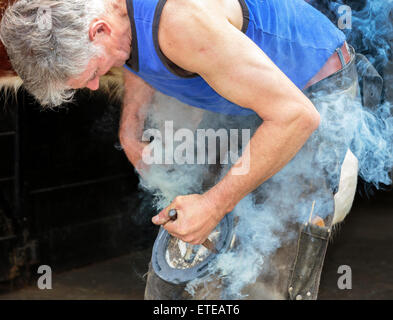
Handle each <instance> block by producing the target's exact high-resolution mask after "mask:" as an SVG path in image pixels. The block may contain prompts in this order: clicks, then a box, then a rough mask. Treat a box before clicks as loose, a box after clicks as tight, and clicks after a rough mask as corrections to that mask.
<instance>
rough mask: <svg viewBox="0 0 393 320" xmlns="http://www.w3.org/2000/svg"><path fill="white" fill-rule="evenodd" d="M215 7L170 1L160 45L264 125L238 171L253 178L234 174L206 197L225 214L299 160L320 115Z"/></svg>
mask: <svg viewBox="0 0 393 320" xmlns="http://www.w3.org/2000/svg"><path fill="white" fill-rule="evenodd" d="M212 6H214V4H213V2H209V1H192V0H186V1H185V0H170V1H168V2H167V5H166V7H165V8H164V11H163V15H162V19H161V25H160V29H159V43H160V46H161V50H162V51H163V53H164V54H165V55H166V56H167V57H168V58H169V59H170V60H171V61H173V62H174V63H175V64H177V65H178V66H180V67H182V68H184V69H186V70H188V71H191V72H195V73H198V74H199V75H201V76H202V77H203V78H204V79H205V80H206V81H207V82H208V83H209V85H210V86H211V87H212V88H214V89H215V90H216V91H217V92H218V93H219V94H220V95H222V96H223V97H225V98H226V99H228V100H230V101H232V102H234V103H236V104H238V105H240V106H242V107H244V108H249V109H252V110H254V111H255V112H256V113H257V114H258V115H259V116H260V117H261V118H262V119H263V120H264V122H263V124H262V125H261V126H260V128H258V130H257V131H256V133H255V135H254V136H253V137H252V139H251V141H250V143H249V145H248V146H247V149H248V150H249V151H250V152H249V155H250V156H249V157H250V158H249V159H246V157H247V152H245V153H244V154H243V155H242V157H241V158H240V159H239V161H238V162H237V164H236V165H235V167H238V166H241V165H242V163H244V162H245V161H248V160H249V161H250V165H251V166H250V170H249V172H248V173H247V174H244V175H234V174H233V168H232V170H231V171H230V172H229V173H228V174H227V175H226V176H225V177H224V178H223V179H222V180H221V181H220V182H219V183H218V184H217V185H216V186H214V187H213V188H212V189H211V190H210V191H208V192H207V193H206V195H207V197H208V198H209V202H210V203H212V204H215V205H217V204H218V205H219V206H221V207H222V209H220V210H219V211H221V212H222V214H226V213H228V212H230V211H231V210H232V209H233V208H234V206H235V205H236V204H237V203H238V202H239V201H240V200H241V199H242V198H243V197H244V196H246V195H247V194H248V193H250V192H251V191H253V190H254V189H255V188H256V187H257V186H259V185H260V184H261V183H263V182H264V181H266V180H267V179H269V178H270V177H272V176H273V175H274V174H275V173H277V172H278V171H279V170H280V169H282V168H283V167H284V166H285V165H286V164H287V163H288V162H289V161H290V160H291V159H292V158H293V157H294V156H295V154H296V153H297V152H298V151H299V150H300V149H301V147H302V146H303V145H304V143H305V142H306V141H307V139H308V138H309V137H310V135H311V134H312V132H313V131H314V130H316V128H317V127H318V125H319V114H318V112H317V111H316V109H315V107H314V106H313V104H312V103H311V102H310V101H309V100H308V99H307V97H306V96H304V94H303V93H302V92H301V91H300V90H299V89H298V88H297V87H296V86H295V85H294V84H293V83H292V82H291V81H290V80H289V79H288V78H287V77H286V76H285V74H284V73H283V72H281V71H280V70H279V69H278V67H277V66H276V65H275V64H274V63H273V62H272V61H271V60H270V59H269V57H268V56H267V55H266V54H265V53H264V52H263V51H262V50H261V49H260V48H258V47H257V46H256V45H255V44H254V43H253V42H252V41H251V40H250V39H249V38H248V37H247V36H245V35H244V34H243V33H242V32H241V31H239V30H238V29H237V28H236V27H235V26H234V25H232V24H231V22H230V21H229V20H228V19H227V18H226V17H225V16H224V15H223V14H221V13H220V12H221V11H220V10H219V8H214V7H212ZM179 8H181V9H179ZM217 218H222V217H217Z"/></svg>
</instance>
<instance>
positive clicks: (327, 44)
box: [125, 0, 345, 115]
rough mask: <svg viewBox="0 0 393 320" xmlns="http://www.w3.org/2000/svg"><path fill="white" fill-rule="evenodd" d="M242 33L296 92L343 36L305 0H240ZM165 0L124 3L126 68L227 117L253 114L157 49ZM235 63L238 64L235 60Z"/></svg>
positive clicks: (157, 86)
mask: <svg viewBox="0 0 393 320" xmlns="http://www.w3.org/2000/svg"><path fill="white" fill-rule="evenodd" d="M238 1H239V3H240V5H241V8H242V11H243V27H242V32H243V33H245V34H246V35H247V36H248V37H249V38H250V39H251V40H253V41H254V42H255V43H256V44H257V45H258V46H259V47H260V48H261V49H262V50H263V51H264V52H265V53H266V54H267V55H268V56H269V58H270V59H271V60H272V61H273V62H274V63H275V64H276V65H277V66H278V67H279V68H280V69H281V70H282V71H283V72H284V73H285V74H286V75H287V77H288V78H289V79H291V81H292V82H293V83H294V84H295V85H296V86H297V87H298V88H299V89H303V88H304V87H305V85H306V84H307V82H308V81H309V80H310V79H311V78H312V77H313V76H314V75H315V74H316V73H317V72H318V71H319V70H320V69H321V68H322V66H323V65H324V64H325V62H326V61H327V60H328V58H329V57H330V56H331V55H332V54H333V52H334V50H335V49H337V48H338V47H341V46H342V45H343V43H344V41H345V36H344V34H343V33H342V32H341V31H340V30H338V29H337V28H336V27H335V26H334V25H333V24H332V23H331V22H330V20H329V19H328V18H326V17H325V16H324V15H323V14H322V13H320V12H319V11H317V10H316V9H314V8H313V7H312V6H311V5H309V4H307V3H306V2H305V1H304V0H238ZM165 3H166V0H127V8H128V14H129V17H130V22H131V30H132V44H131V46H132V50H131V56H130V59H129V60H128V61H127V63H126V65H125V67H126V68H127V69H128V70H130V71H132V72H134V73H135V74H136V75H138V76H139V77H141V78H142V79H143V80H145V81H146V82H147V83H149V84H150V85H151V86H152V87H153V88H155V89H156V90H158V91H161V92H162V93H164V94H166V95H169V96H172V97H175V98H177V99H178V100H180V101H182V102H184V103H186V104H188V105H191V106H194V107H198V108H202V109H206V110H210V111H213V112H219V113H224V114H230V115H250V114H253V113H254V111H252V110H250V109H246V108H243V107H241V106H239V105H236V104H234V103H232V102H230V101H228V100H227V99H225V98H224V97H222V96H220V95H219V94H218V93H216V92H215V91H214V89H213V88H211V87H210V86H209V85H208V84H207V83H206V81H205V80H204V79H203V78H202V77H200V76H199V75H197V74H190V73H188V72H186V71H185V70H182V69H180V68H179V67H177V66H176V65H174V64H173V63H172V62H171V61H169V60H168V59H167V58H166V57H165V56H164V55H163V53H162V51H161V50H160V47H159V45H158V25H159V22H160V17H161V13H162V10H163V7H164V5H165ZM233 63H237V62H236V61H234V62H233Z"/></svg>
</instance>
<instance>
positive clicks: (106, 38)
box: [0, 0, 356, 298]
mask: <svg viewBox="0 0 393 320" xmlns="http://www.w3.org/2000/svg"><path fill="white" fill-rule="evenodd" d="M48 17H50V19H48ZM48 21H50V23H49V24H48ZM0 34H1V40H2V41H3V43H4V45H5V46H6V48H7V52H8V55H9V57H10V59H11V62H12V65H13V67H14V69H15V70H16V71H17V73H18V74H19V76H20V77H21V78H22V79H23V81H24V85H25V87H26V88H27V90H29V91H30V92H31V93H32V94H33V95H34V96H35V97H36V98H37V99H38V101H40V102H41V103H42V104H43V105H47V106H56V105H59V104H60V103H62V102H64V101H69V100H70V99H71V98H72V92H73V90H75V89H79V88H83V87H87V88H90V89H91V90H96V89H98V88H99V79H100V77H101V76H103V75H104V74H106V73H107V72H108V71H109V70H110V69H111V68H112V67H114V66H122V65H124V64H126V70H125V71H124V81H125V95H124V106H123V114H122V120H121V128H120V139H121V143H122V145H123V147H124V150H125V152H126V154H127V156H128V158H129V160H130V161H131V162H132V163H133V164H134V166H135V167H136V168H137V170H139V171H140V172H143V170H144V168H145V165H144V163H143V161H141V156H142V151H143V148H144V147H145V144H144V143H142V142H141V141H140V140H141V135H142V130H143V122H144V117H145V114H146V111H145V110H144V107H145V106H147V105H148V104H149V102H150V100H151V97H152V95H153V93H154V89H156V90H159V91H161V92H163V93H164V94H166V95H170V96H173V97H175V98H177V99H179V100H180V101H182V102H184V103H187V104H189V105H192V106H194V107H199V108H204V109H207V110H210V111H213V112H218V113H223V114H228V115H234V116H238V117H243V116H249V115H255V116H256V115H257V116H258V117H259V118H261V119H263V123H262V124H261V125H260V126H259V127H258V128H257V130H256V131H255V134H254V135H253V137H252V139H251V141H250V143H249V144H248V145H247V146H246V148H245V152H244V154H243V155H242V157H240V158H239V160H238V161H237V162H236V164H235V165H234V166H233V167H232V169H231V170H229V172H228V173H227V174H226V175H225V176H224V177H223V178H222V179H221V180H220V181H219V182H218V183H217V184H216V185H215V186H213V187H212V188H210V189H209V190H207V191H206V192H204V193H202V194H192V195H183V196H179V197H177V198H176V199H175V200H174V201H173V202H172V203H171V205H170V206H168V207H167V208H165V209H164V210H162V211H161V212H160V213H159V214H158V215H157V216H156V217H154V218H153V222H154V223H155V224H157V225H163V227H164V228H165V229H166V230H168V232H169V233H171V234H172V235H173V236H175V237H177V238H179V239H181V240H183V241H185V242H188V243H191V244H201V243H203V242H204V241H205V240H206V239H207V237H208V236H209V234H210V233H211V232H212V230H213V229H214V228H215V227H216V226H217V224H218V223H219V221H220V220H221V219H222V218H223V217H224V216H225V215H226V214H228V213H229V212H231V211H232V210H233V209H234V208H235V206H236V205H237V204H238V203H239V201H240V200H241V199H243V198H244V197H245V196H246V195H247V194H249V193H250V192H252V191H253V190H255V189H256V188H257V187H258V186H260V185H261V184H263V183H264V182H265V181H267V180H268V179H269V178H271V177H272V176H274V175H275V174H276V173H277V172H279V171H280V170H281V169H282V168H283V167H284V166H285V165H286V164H287V163H288V162H289V161H290V160H291V159H292V158H293V157H294V156H295V155H296V154H297V153H298V152H299V150H300V149H301V148H302V146H303V145H304V144H305V143H306V141H307V140H308V139H309V137H310V136H311V134H312V133H313V132H314V131H315V130H316V129H317V128H318V126H319V123H320V116H319V113H318V111H317V109H316V107H315V105H314V104H313V102H312V101H311V100H310V99H309V97H310V98H312V96H313V93H315V92H317V91H320V89H325V88H324V82H322V81H323V80H325V79H327V78H328V77H330V78H331V77H332V75H333V76H334V77H336V78H334V79H333V82H334V83H332V82H330V83H328V85H329V90H330V92H334V93H335V94H337V95H349V93H348V90H347V89H348V88H355V83H356V75H354V73H353V70H354V69H353V68H354V66H353V52H352V54H351V52H350V50H349V48H348V46H347V45H346V43H345V37H344V35H343V34H342V33H341V32H340V31H339V30H338V29H337V28H336V27H335V26H334V25H332V24H331V22H330V21H329V20H328V19H327V18H326V17H324V16H323V15H322V14H320V13H319V12H318V11H316V10H315V9H313V8H312V7H311V6H310V5H308V4H307V3H306V2H304V1H303V0H280V1H278V0H265V1H260V0H201V1H193V0H168V1H165V0H101V1H92V0H83V1H82V0H67V1H65V0H64V1H62V0H57V1H51V0H30V1H29V0H19V1H16V3H15V4H14V5H12V6H11V7H10V8H8V9H7V11H6V12H5V14H4V18H3V20H2V23H1V30H0ZM349 65H350V68H348V67H347V66H349ZM348 69H350V71H351V72H348ZM340 70H344V71H346V73H347V74H346V79H347V78H348V75H349V73H351V74H350V75H351V77H350V79H349V81H348V80H347V81H341V80H342V79H340V81H337V82H335V81H336V80H337V77H339V76H340ZM321 83H322V85H319V84H321ZM325 84H326V82H325ZM321 86H322V88H320V87H321ZM302 90H303V91H302ZM307 90H308V91H307ZM340 90H343V93H341V91H340ZM353 91H354V90H352V91H351V93H350V94H351V96H353ZM355 91H356V90H355ZM305 93H307V95H308V97H307V96H306V94H305ZM345 152H346V150H345ZM345 152H344V154H339V155H338V156H337V162H342V160H343V157H344V155H345ZM244 162H248V163H250V169H249V171H248V172H247V173H246V174H243V175H235V174H233V170H235V169H236V168H238V167H241V166H242V164H243V163H244ZM336 174H337V172H336ZM335 179H336V180H334V179H333V178H332V181H331V184H332V188H333V189H334V188H337V185H338V181H337V177H336V178H335ZM333 180H334V181H333ZM332 191H337V190H332ZM171 208H176V209H177V212H178V219H177V220H176V221H174V222H173V221H169V218H168V211H169V210H170V209H171ZM331 218H332V217H329V219H327V220H330V222H331ZM152 277H154V275H150V279H149V280H148V282H150V283H152V281H153V280H152ZM316 282H319V274H318V275H317V279H316ZM150 286H151V284H150ZM148 287H149V284H148ZM156 290H158V289H157V288H156ZM159 295H160V294H159V293H156V294H155V295H150V296H149V292H147V296H148V297H150V298H159V297H160V296H159ZM312 297H314V298H315V297H316V293H313V294H312Z"/></svg>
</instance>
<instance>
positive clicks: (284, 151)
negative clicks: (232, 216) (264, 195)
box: [206, 116, 319, 218]
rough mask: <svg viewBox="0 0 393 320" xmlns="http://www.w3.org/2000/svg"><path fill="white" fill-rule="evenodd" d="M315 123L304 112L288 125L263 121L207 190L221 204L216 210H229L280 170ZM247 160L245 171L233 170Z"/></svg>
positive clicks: (304, 140) (211, 198)
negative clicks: (217, 179) (226, 170)
mask: <svg viewBox="0 0 393 320" xmlns="http://www.w3.org/2000/svg"><path fill="white" fill-rule="evenodd" d="M318 123H319V121H318V119H315V118H314V119H313V118H312V117H307V116H306V117H298V118H297V119H295V120H294V121H292V122H291V123H290V124H288V125H283V124H277V123H275V122H273V121H270V122H269V121H265V122H264V123H263V124H262V125H261V126H260V127H259V128H258V130H257V131H256V133H255V134H254V136H253V137H252V139H251V140H250V142H249V144H248V145H247V147H246V148H245V150H244V152H243V155H242V156H241V157H240V158H239V160H238V161H237V162H236V164H235V165H234V166H233V167H232V169H231V170H230V171H229V172H228V174H227V175H226V176H225V177H224V178H223V179H222V180H221V181H220V182H219V183H218V184H217V185H216V186H214V187H213V188H212V189H210V190H209V191H208V192H206V196H207V197H208V199H209V200H210V201H211V203H214V204H216V205H218V206H220V207H221V208H222V209H221V210H219V211H221V212H223V214H226V213H229V212H230V211H232V210H233V208H234V207H235V206H236V204H237V203H238V202H239V201H240V200H241V199H242V198H244V197H245V196H246V195H247V194H249V193H250V192H252V191H253V190H255V189H256V188H257V187H258V186H259V185H261V184H262V183H264V182H265V181H266V180H268V179H269V178H271V177H272V176H273V175H274V174H276V173H277V172H278V171H280V170H281V169H282V168H283V167H284V166H285V165H286V164H287V163H288V162H289V161H290V160H291V159H292V158H293V157H294V156H295V155H296V153H297V152H298V151H299V150H300V149H301V147H302V146H303V145H304V143H305V142H306V141H307V139H308V138H309V137H310V135H311V134H312V132H313V131H314V130H315V129H316V128H317V126H318ZM248 163H249V170H248V171H247V173H245V174H242V175H235V174H234V170H238V169H239V167H242V168H244V166H245V165H247V164H248ZM218 218H222V217H218Z"/></svg>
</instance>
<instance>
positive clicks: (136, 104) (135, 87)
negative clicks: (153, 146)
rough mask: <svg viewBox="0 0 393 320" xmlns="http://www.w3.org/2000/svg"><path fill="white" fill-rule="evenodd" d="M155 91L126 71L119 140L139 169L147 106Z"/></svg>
mask: <svg viewBox="0 0 393 320" xmlns="http://www.w3.org/2000/svg"><path fill="white" fill-rule="evenodd" d="M153 93H154V89H153V88H151V87H150V86H149V85H148V84H146V82H144V81H143V80H142V79H141V78H139V77H137V76H136V75H134V74H133V73H132V72H130V71H128V70H126V69H124V98H123V108H122V115H121V119H120V131H119V138H120V143H121V145H122V146H123V148H124V151H125V153H126V155H127V157H128V159H129V160H130V161H131V163H132V164H133V165H134V166H135V167H138V165H139V163H138V162H139V161H140V159H141V153H142V149H143V147H144V144H143V143H142V142H141V137H142V131H143V124H144V120H145V117H146V113H147V106H148V105H149V102H150V101H151V98H152V96H153Z"/></svg>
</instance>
